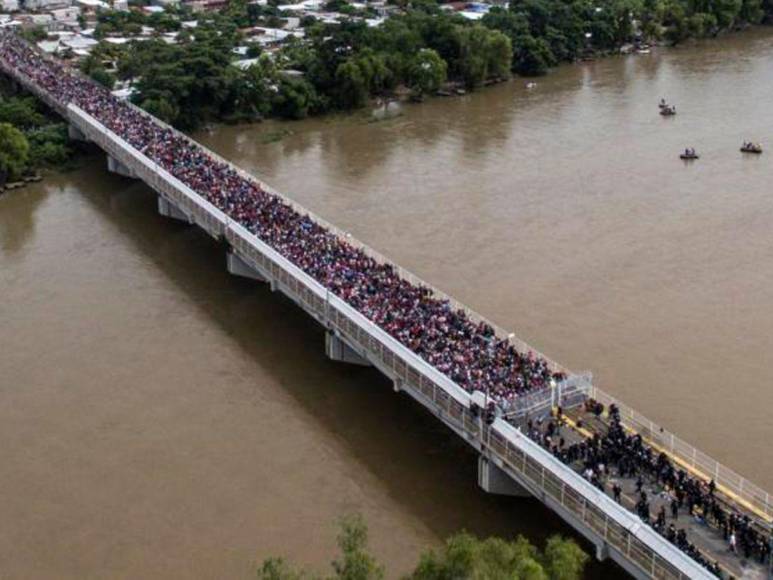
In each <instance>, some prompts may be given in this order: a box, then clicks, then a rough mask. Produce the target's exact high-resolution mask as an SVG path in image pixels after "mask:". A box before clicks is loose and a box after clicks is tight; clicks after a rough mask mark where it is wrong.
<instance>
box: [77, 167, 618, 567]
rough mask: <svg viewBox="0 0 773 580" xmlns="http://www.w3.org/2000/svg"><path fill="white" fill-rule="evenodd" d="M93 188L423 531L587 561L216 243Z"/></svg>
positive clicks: (546, 514)
mask: <svg viewBox="0 0 773 580" xmlns="http://www.w3.org/2000/svg"><path fill="white" fill-rule="evenodd" d="M103 171H104V170H103ZM97 181H98V182H99V183H100V184H108V185H109V190H107V191H105V190H100V189H101V188H96V187H83V188H82V195H83V196H84V198H85V199H86V200H87V201H88V202H89V204H90V205H91V206H92V207H93V208H94V209H95V210H96V211H97V212H98V213H99V214H100V215H101V216H103V217H104V218H105V220H106V221H107V222H109V223H110V224H111V225H113V226H114V227H115V228H116V230H118V231H119V232H120V233H121V234H122V235H123V236H124V237H125V239H126V240H128V241H129V242H130V243H131V244H132V246H133V247H135V248H136V250H137V251H138V252H139V253H140V254H141V256H142V258H144V259H145V260H147V261H150V262H151V263H152V264H154V265H155V266H157V267H158V269H159V271H162V272H163V273H164V275H165V276H166V277H167V278H168V279H169V280H170V281H171V282H172V283H173V284H174V286H175V287H176V288H177V289H178V290H179V292H181V293H182V294H183V295H184V296H185V297H186V298H187V299H189V300H190V301H192V302H193V303H195V304H196V305H197V307H198V308H199V309H200V310H201V311H202V312H204V313H205V314H206V315H207V317H208V318H210V319H211V320H212V322H213V323H214V324H216V325H217V326H218V327H219V328H220V329H222V330H223V331H224V332H225V333H227V335H228V336H229V337H231V338H232V339H233V340H234V341H235V343H236V344H238V346H239V348H240V349H242V350H243V351H244V352H245V353H246V354H247V355H248V357H249V358H250V359H251V360H254V361H255V362H256V363H257V364H258V365H260V366H261V367H262V368H264V369H266V372H267V373H269V374H270V375H272V376H273V378H275V379H276V381H277V383H279V384H281V385H282V388H283V389H284V390H285V391H286V392H287V393H288V394H289V395H290V396H291V397H292V398H293V399H294V400H295V401H296V402H297V403H298V404H299V405H301V406H302V407H303V409H304V410H305V411H307V413H308V416H309V417H312V418H313V420H315V421H316V422H318V424H319V426H321V428H323V429H324V430H325V431H327V432H329V433H331V434H332V435H333V436H334V437H335V438H336V439H337V440H338V441H341V442H342V443H343V444H344V445H345V447H346V448H348V449H349V450H350V451H351V453H352V455H353V456H354V457H356V459H357V461H359V463H360V464H361V465H363V466H364V467H366V468H367V469H368V470H369V471H370V472H371V474H372V476H373V477H375V478H377V480H378V481H379V482H381V483H382V484H383V485H384V487H385V489H387V490H388V492H389V494H390V496H391V497H392V498H393V499H395V500H396V501H397V502H399V503H400V504H401V505H404V506H405V507H406V508H407V509H408V511H410V512H411V513H412V514H414V515H415V516H416V517H417V518H418V519H420V520H421V521H422V522H423V523H424V524H425V525H426V526H427V527H428V528H429V529H430V530H432V532H433V533H435V534H436V535H437V536H439V537H446V536H448V535H450V534H452V533H454V532H456V531H459V530H461V529H466V530H468V531H470V532H472V533H475V534H477V535H480V536H487V535H500V536H503V537H514V536H516V535H517V534H523V535H525V536H526V537H528V538H529V539H530V540H532V541H534V542H537V543H541V542H543V541H544V540H545V539H546V538H547V537H548V536H550V535H552V534H556V533H561V534H566V535H571V536H572V537H575V538H576V539H578V540H579V541H581V542H582V544H583V546H584V547H585V548H586V550H587V551H588V553H589V554H593V547H592V546H591V545H590V544H588V543H587V542H584V541H583V540H582V538H581V537H580V536H578V535H577V534H575V533H574V532H573V530H572V529H571V528H570V527H569V526H568V525H566V524H565V523H564V522H563V521H562V520H561V519H560V518H559V517H558V516H556V515H555V514H554V513H553V512H551V511H550V510H548V509H547V508H546V507H544V506H543V505H542V504H541V503H540V502H539V501H538V500H536V499H519V498H510V497H503V496H493V495H489V494H486V493H484V492H483V491H482V490H480V489H479V488H478V486H477V483H476V469H477V457H476V454H475V452H474V451H473V450H472V449H471V448H469V447H468V446H467V445H465V444H464V443H463V442H462V441H461V440H460V439H459V438H458V437H457V436H456V435H455V434H453V433H452V432H451V431H449V430H448V429H447V428H446V427H445V426H443V425H442V424H441V423H440V422H439V421H437V420H436V419H435V418H434V417H433V416H432V415H431V414H429V413H428V412H427V411H425V410H424V408H423V407H421V406H420V405H419V404H417V403H415V402H414V401H413V400H412V399H411V398H410V397H409V396H407V395H404V394H402V395H396V394H395V393H394V392H393V391H392V385H391V382H390V381H388V380H387V379H386V378H385V377H384V376H383V375H381V373H379V372H378V371H376V370H374V369H371V368H363V367H355V366H350V365H344V364H340V363H334V362H332V361H330V360H329V359H327V357H326V356H325V353H324V333H323V330H322V328H321V327H320V326H319V325H318V324H317V323H316V322H315V321H313V320H312V319H311V318H310V317H309V316H307V315H306V314H305V313H304V312H303V311H302V310H301V309H300V308H298V307H296V306H295V304H293V303H292V302H291V301H290V300H288V299H287V298H285V297H284V296H283V295H281V294H279V293H272V292H271V291H270V290H269V288H268V286H267V285H265V284H259V283H257V282H252V281H249V280H246V279H243V278H238V277H235V276H232V275H230V274H228V272H227V271H226V269H225V253H224V248H223V247H221V246H219V245H218V244H217V243H216V242H215V241H214V240H212V239H211V238H210V237H208V236H207V235H206V234H205V233H204V232H203V231H202V230H200V229H199V228H197V227H195V226H187V225H185V224H181V223H179V222H175V221H173V220H170V219H167V218H163V217H161V216H159V215H158V213H157V211H156V194H155V193H154V192H153V191H152V190H150V189H149V188H148V187H146V186H145V185H144V184H142V183H138V182H131V181H129V180H125V179H122V178H119V177H117V176H112V175H110V176H107V177H106V176H99V179H98V180H97ZM299 361H303V364H298V363H299ZM623 576H625V573H624V572H623V571H622V570H621V569H620V568H619V567H617V566H616V565H615V564H613V563H611V562H606V563H598V562H596V561H595V559H593V560H592V562H591V564H590V565H589V567H588V574H587V577H588V578H620V577H623Z"/></svg>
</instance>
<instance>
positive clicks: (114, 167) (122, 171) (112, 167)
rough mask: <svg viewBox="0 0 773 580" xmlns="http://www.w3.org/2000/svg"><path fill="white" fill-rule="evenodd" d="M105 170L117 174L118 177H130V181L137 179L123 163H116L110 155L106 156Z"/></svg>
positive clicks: (116, 160)
mask: <svg viewBox="0 0 773 580" xmlns="http://www.w3.org/2000/svg"><path fill="white" fill-rule="evenodd" d="M107 170H108V171H110V172H111V173H117V174H118V175H123V176H124V177H131V178H132V179H137V176H136V175H135V173H134V171H132V170H131V169H129V168H128V167H126V165H124V164H123V163H121V162H120V161H118V159H116V158H115V157H113V156H112V155H108V156H107Z"/></svg>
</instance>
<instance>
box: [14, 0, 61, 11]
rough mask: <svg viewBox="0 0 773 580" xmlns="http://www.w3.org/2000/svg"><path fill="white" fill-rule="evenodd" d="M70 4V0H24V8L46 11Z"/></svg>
mask: <svg viewBox="0 0 773 580" xmlns="http://www.w3.org/2000/svg"><path fill="white" fill-rule="evenodd" d="M68 6H72V0H24V9H25V10H38V11H43V10H45V11H48V10H55V9H57V8H67V7H68Z"/></svg>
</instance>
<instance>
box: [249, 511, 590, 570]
mask: <svg viewBox="0 0 773 580" xmlns="http://www.w3.org/2000/svg"><path fill="white" fill-rule="evenodd" d="M340 526H341V531H340V533H339V535H338V547H339V550H340V555H339V556H338V557H337V558H336V559H335V560H334V561H333V566H332V568H333V573H332V574H331V575H327V576H325V575H315V574H312V573H309V572H307V571H304V570H299V569H296V568H294V567H293V566H292V565H290V564H288V563H287V562H286V561H285V560H283V559H281V558H269V559H267V560H265V561H264V562H263V564H262V565H261V567H260V568H259V569H258V572H257V577H258V580H311V579H315V580H322V579H325V580H381V579H382V578H383V577H384V567H383V566H381V565H380V564H379V563H378V562H377V561H376V560H375V559H374V558H373V556H372V555H371V554H370V553H369V551H368V530H367V526H366V525H365V523H364V521H363V520H362V518H360V517H358V516H354V517H348V518H344V519H343V520H342V521H341V523H340ZM588 559H589V558H588V555H587V554H586V553H585V552H583V551H582V550H581V549H580V547H579V546H578V545H577V544H576V543H575V542H573V541H572V540H566V539H564V538H561V537H559V536H553V537H552V538H550V539H549V540H548V542H547V544H546V546H545V549H544V550H542V551H540V550H538V549H537V548H536V547H534V546H533V545H532V544H530V543H529V542H528V541H527V540H526V539H525V538H523V537H521V536H519V537H518V538H517V539H515V540H513V541H507V540H503V539H500V538H488V539H485V540H481V539H478V538H476V537H475V536H472V535H470V534H468V533H465V532H462V533H459V534H455V535H453V536H451V537H450V538H449V539H448V540H447V541H446V542H445V544H444V545H443V546H442V548H440V549H439V550H428V551H426V552H424V554H422V555H421V557H420V560H419V563H418V565H417V566H416V568H415V569H414V570H413V572H411V573H409V574H407V575H406V576H405V579H404V580H484V579H492V578H495V579H499V580H579V579H580V578H581V577H582V573H583V570H584V568H585V565H586V564H587V562H588Z"/></svg>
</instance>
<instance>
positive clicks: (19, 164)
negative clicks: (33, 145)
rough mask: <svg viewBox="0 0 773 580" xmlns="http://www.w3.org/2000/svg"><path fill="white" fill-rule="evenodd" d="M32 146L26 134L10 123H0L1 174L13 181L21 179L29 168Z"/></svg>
mask: <svg viewBox="0 0 773 580" xmlns="http://www.w3.org/2000/svg"><path fill="white" fill-rule="evenodd" d="M29 154H30V144H29V142H28V141H27V138H26V137H25V136H24V133H22V132H21V131H19V130H18V129H17V128H16V127H14V126H13V125H11V124H10V123H0V174H2V175H5V176H7V178H8V179H10V180H11V181H13V180H15V179H19V178H20V177H21V176H22V174H23V173H24V170H25V169H26V168H27V162H28V161H29Z"/></svg>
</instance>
